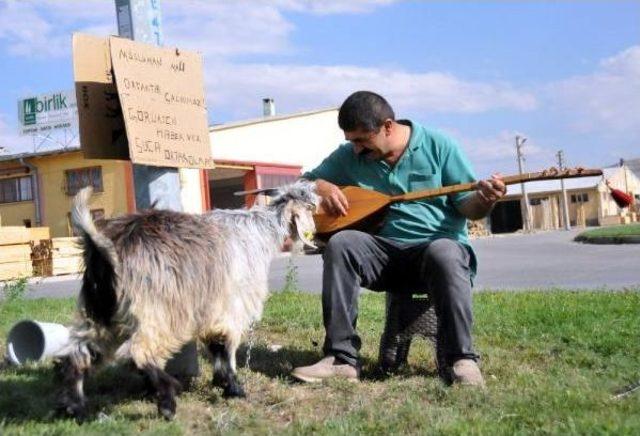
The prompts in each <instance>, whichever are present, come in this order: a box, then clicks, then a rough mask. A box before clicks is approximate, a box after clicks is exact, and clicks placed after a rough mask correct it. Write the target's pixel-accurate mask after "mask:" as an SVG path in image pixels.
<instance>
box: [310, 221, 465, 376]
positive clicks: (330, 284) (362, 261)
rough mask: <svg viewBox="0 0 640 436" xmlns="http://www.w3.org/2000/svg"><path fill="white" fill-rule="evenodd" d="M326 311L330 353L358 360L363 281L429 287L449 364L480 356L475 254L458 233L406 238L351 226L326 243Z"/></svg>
mask: <svg viewBox="0 0 640 436" xmlns="http://www.w3.org/2000/svg"><path fill="white" fill-rule="evenodd" d="M323 259H324V268H323V276H322V282H323V283H322V313H323V319H324V327H325V331H326V337H325V342H324V347H323V350H324V353H325V355H334V356H336V357H338V358H339V359H341V360H343V361H345V362H347V363H349V364H351V365H354V366H357V365H359V356H358V352H359V350H360V346H361V340H360V337H359V336H358V334H357V332H356V323H357V320H358V296H359V293H360V287H365V288H367V289H371V290H373V291H386V292H394V293H395V292H397V293H420V294H424V293H425V292H427V293H428V294H429V297H430V298H431V299H432V301H433V303H434V305H435V310H436V315H437V316H438V321H439V326H438V335H439V337H440V338H442V344H443V347H444V350H443V351H444V357H445V359H446V360H447V363H448V364H451V363H453V362H454V361H455V360H458V359H461V358H467V359H474V360H477V358H478V355H477V354H475V352H474V351H473V343H472V339H471V327H472V324H473V315H472V312H471V277H470V268H469V261H470V255H469V252H468V251H467V249H466V247H465V246H464V245H462V244H461V243H459V242H457V241H455V240H452V239H436V240H434V241H431V242H422V243H401V242H396V241H393V240H391V239H388V238H383V237H380V236H373V235H369V234H367V233H363V232H359V231H355V230H345V231H342V232H339V233H337V234H335V235H334V236H333V237H331V239H330V240H329V242H328V244H327V246H326V247H325V250H324V254H323Z"/></svg>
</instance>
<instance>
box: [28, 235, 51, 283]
mask: <svg viewBox="0 0 640 436" xmlns="http://www.w3.org/2000/svg"><path fill="white" fill-rule="evenodd" d="M31 263H32V265H33V275H34V276H38V277H49V276H50V275H52V271H51V239H42V240H40V242H38V243H35V242H32V243H31Z"/></svg>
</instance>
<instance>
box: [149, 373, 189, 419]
mask: <svg viewBox="0 0 640 436" xmlns="http://www.w3.org/2000/svg"><path fill="white" fill-rule="evenodd" d="M143 371H144V372H145V373H146V374H147V377H149V381H150V382H151V384H152V385H153V387H154V388H155V390H156V393H157V395H158V403H157V405H158V413H160V414H161V415H162V416H163V417H164V418H165V419H167V420H172V419H173V417H174V416H175V415H176V394H177V393H178V392H179V391H180V389H181V385H180V382H178V380H176V379H175V378H173V377H171V376H170V375H169V374H167V373H166V372H165V371H164V370H162V369H160V368H159V367H157V366H155V365H147V366H145V367H144V368H143Z"/></svg>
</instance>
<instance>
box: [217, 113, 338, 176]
mask: <svg viewBox="0 0 640 436" xmlns="http://www.w3.org/2000/svg"><path fill="white" fill-rule="evenodd" d="M210 134H211V147H212V151H213V156H214V158H215V159H216V160H217V159H221V160H229V161H236V162H238V161H247V162H277V163H279V164H288V165H302V170H303V171H306V170H309V169H312V168H314V167H315V166H316V165H318V164H319V163H320V162H322V159H324V158H325V157H326V156H327V155H328V154H329V153H331V152H332V151H333V150H334V149H335V148H337V146H338V145H340V144H341V143H343V142H344V141H345V140H344V135H343V133H342V131H341V130H340V128H339V127H338V110H337V109H331V110H326V111H320V112H315V113H309V114H299V115H295V116H291V117H283V118H281V119H279V118H277V117H276V118H275V119H273V120H269V119H265V120H264V121H258V122H255V123H244V124H242V123H240V124H238V125H236V126H234V125H233V124H231V125H222V126H218V127H213V128H212V129H211V133H210ZM214 171H215V170H214Z"/></svg>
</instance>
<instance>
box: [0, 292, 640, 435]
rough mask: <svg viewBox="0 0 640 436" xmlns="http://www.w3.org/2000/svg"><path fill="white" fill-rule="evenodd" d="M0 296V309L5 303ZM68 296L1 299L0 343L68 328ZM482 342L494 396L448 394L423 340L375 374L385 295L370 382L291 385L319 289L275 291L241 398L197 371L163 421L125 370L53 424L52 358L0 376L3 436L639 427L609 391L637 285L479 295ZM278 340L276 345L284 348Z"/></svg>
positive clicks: (625, 370) (309, 355)
mask: <svg viewBox="0 0 640 436" xmlns="http://www.w3.org/2000/svg"><path fill="white" fill-rule="evenodd" d="M0 304H1V303H0ZM74 305H75V303H74V302H73V301H71V300H50V299H43V300H35V301H24V300H22V301H21V300H15V301H12V302H9V303H5V304H4V305H3V306H1V307H0V346H2V349H4V341H5V338H6V334H7V331H8V329H9V328H10V326H11V325H12V324H13V323H14V322H16V321H17V320H20V319H22V318H32V319H33V318H35V319H41V320H47V321H57V322H63V323H64V322H67V321H68V320H70V319H71V317H72V313H73V307H74ZM474 305H475V315H476V329H475V335H476V345H477V348H478V350H479V352H480V353H481V354H482V357H483V359H482V362H481V364H482V368H483V371H484V374H485V377H486V379H487V384H488V389H487V390H486V391H484V392H483V391H478V390H468V389H461V388H457V387H454V388H451V387H446V386H444V385H443V384H442V383H441V382H440V381H439V380H438V379H437V378H435V377H434V373H435V368H434V364H433V354H432V350H431V347H430V345H428V344H427V343H426V342H425V341H422V340H419V341H416V342H415V343H414V345H413V347H412V351H411V355H410V367H409V368H408V369H407V370H406V371H405V372H404V373H402V374H401V375H399V376H395V377H392V378H388V379H386V380H383V379H380V378H377V377H376V376H375V371H374V368H375V361H376V356H377V344H378V338H379V335H380V331H381V329H382V323H383V318H384V297H383V296H382V295H379V294H370V293H367V294H365V295H363V297H362V299H361V305H360V320H359V331H360V332H361V334H362V337H363V350H362V351H363V356H364V363H365V368H364V381H363V382H362V383H360V384H351V383H348V382H342V381H339V380H337V381H332V382H329V383H326V384H322V385H319V386H310V385H303V384H298V383H293V382H291V381H290V380H289V379H288V376H287V375H288V373H289V372H290V370H291V369H292V367H294V366H296V365H299V364H307V363H310V362H312V361H315V360H316V359H317V358H318V357H320V348H321V344H322V339H323V329H322V320H321V310H320V299H319V297H318V296H314V295H307V294H298V293H291V292H287V293H281V294H276V295H273V296H272V297H271V299H270V300H269V302H268V304H267V307H266V310H265V314H264V319H263V321H262V322H261V324H260V325H259V327H258V328H257V329H256V331H255V333H254V345H253V347H252V351H251V353H250V355H251V358H250V369H249V368H247V367H246V366H245V363H246V349H243V350H242V351H241V353H240V355H239V359H238V360H239V363H240V366H241V368H240V371H239V372H240V377H241V379H242V380H243V381H244V383H245V389H246V391H247V395H248V397H247V399H246V400H232V401H226V400H224V399H222V397H221V392H220V390H218V389H217V388H212V387H210V386H209V380H210V378H211V371H210V368H209V366H208V364H206V361H205V360H204V358H202V359H201V363H202V364H203V365H206V366H204V367H203V375H202V377H200V378H199V379H198V381H197V383H196V384H195V386H194V387H193V389H192V390H191V391H190V392H187V393H185V394H183V395H182V396H181V397H180V398H179V399H178V413H177V417H176V420H175V421H173V422H170V423H167V422H165V421H163V420H162V419H159V418H157V416H156V408H155V404H154V402H153V401H152V400H151V399H146V398H143V397H142V396H141V394H140V391H141V388H142V380H141V379H140V377H139V376H137V375H135V374H132V373H129V372H127V371H126V370H125V369H124V368H120V367H113V368H108V369H107V370H104V371H101V372H99V373H98V374H96V376H95V377H93V378H91V379H89V381H88V382H87V384H86V390H87V391H88V396H89V401H90V405H91V414H92V415H91V416H92V418H91V420H90V421H89V422H87V423H85V424H83V425H82V426H79V425H77V424H76V423H75V422H74V421H71V420H66V419H56V418H54V417H53V416H52V415H51V414H50V412H49V411H50V409H51V406H52V404H53V403H52V401H53V398H52V392H53V390H54V384H53V381H52V373H51V365H50V364H41V365H31V366H27V367H23V368H19V369H16V368H8V369H4V370H3V371H2V372H0V434H2V435H4V434H132V433H138V432H142V433H147V434H158V433H161V434H221V433H230V434H265V433H285V434H300V433H303V434H309V433H320V434H331V435H333V434H395V433H409V434H491V435H494V434H504V435H511V434H531V433H535V434H548V433H552V434H616V435H618V434H628V435H633V434H639V433H640V391H636V392H635V393H632V394H630V395H628V396H626V397H624V398H622V399H618V400H614V399H612V393H613V392H614V391H616V390H617V389H619V388H621V387H623V386H624V385H627V384H630V383H633V382H636V381H638V380H640V369H639V366H638V362H640V337H639V336H640V316H638V314H640V289H634V290H630V291H628V292H621V293H606V292H602V293H595V292H560V291H558V292H552V291H550V292H518V293H509V292H500V293H480V294H476V295H475V301H474ZM277 346H282V348H279V349H278V347H277Z"/></svg>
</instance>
